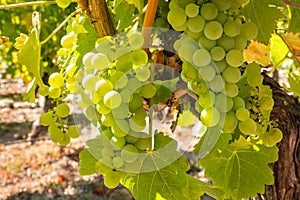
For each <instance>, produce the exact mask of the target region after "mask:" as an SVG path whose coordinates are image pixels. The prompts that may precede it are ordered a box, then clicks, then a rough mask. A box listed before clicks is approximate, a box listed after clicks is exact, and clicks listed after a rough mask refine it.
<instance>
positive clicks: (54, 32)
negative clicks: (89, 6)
mask: <svg viewBox="0 0 300 200" xmlns="http://www.w3.org/2000/svg"><path fill="white" fill-rule="evenodd" d="M80 12H81V8H79V9H77V10H75V11H74V12H72V13H71V14H70V15H69V16H68V17H67V18H66V19H65V20H64V21H63V22H62V23H60V25H59V26H58V27H56V29H54V31H52V33H51V34H50V35H49V36H48V37H47V38H46V39H45V40H43V41H42V42H41V43H40V44H41V45H43V44H45V43H46V42H47V41H48V40H50V39H51V38H52V37H53V36H54V35H55V34H56V33H57V32H58V31H59V30H60V29H61V28H62V27H63V26H64V25H65V24H66V23H67V22H68V21H69V20H70V19H71V18H72V17H74V16H75V15H77V14H78V13H80Z"/></svg>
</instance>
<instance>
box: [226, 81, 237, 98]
mask: <svg viewBox="0 0 300 200" xmlns="http://www.w3.org/2000/svg"><path fill="white" fill-rule="evenodd" d="M225 94H226V96H227V97H231V98H233V97H235V96H237V95H238V94H239V87H238V86H237V84H235V83H225Z"/></svg>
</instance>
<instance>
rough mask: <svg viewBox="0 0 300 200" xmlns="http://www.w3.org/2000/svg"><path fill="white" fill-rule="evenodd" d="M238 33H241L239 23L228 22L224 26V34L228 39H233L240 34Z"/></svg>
mask: <svg viewBox="0 0 300 200" xmlns="http://www.w3.org/2000/svg"><path fill="white" fill-rule="evenodd" d="M240 31H241V27H240V25H239V23H238V22H237V21H235V20H228V21H227V22H226V23H225V24H224V33H225V34H226V35H227V36H228V37H235V36H237V35H239V34H240Z"/></svg>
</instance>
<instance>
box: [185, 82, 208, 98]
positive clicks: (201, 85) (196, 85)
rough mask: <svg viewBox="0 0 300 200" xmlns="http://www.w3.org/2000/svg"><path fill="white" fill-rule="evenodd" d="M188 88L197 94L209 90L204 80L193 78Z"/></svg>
mask: <svg viewBox="0 0 300 200" xmlns="http://www.w3.org/2000/svg"><path fill="white" fill-rule="evenodd" d="M188 88H189V89H190V90H191V91H193V92H194V93H196V94H198V95H199V94H202V93H204V92H206V91H207V90H208V88H207V84H206V83H205V81H204V80H197V81H195V80H192V81H189V82H188Z"/></svg>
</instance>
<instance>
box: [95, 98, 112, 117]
mask: <svg viewBox="0 0 300 200" xmlns="http://www.w3.org/2000/svg"><path fill="white" fill-rule="evenodd" d="M96 110H97V111H98V113H100V114H102V115H106V114H108V113H110V112H111V109H109V108H107V107H106V106H105V105H104V102H103V101H99V102H98V104H97V105H96Z"/></svg>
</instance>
